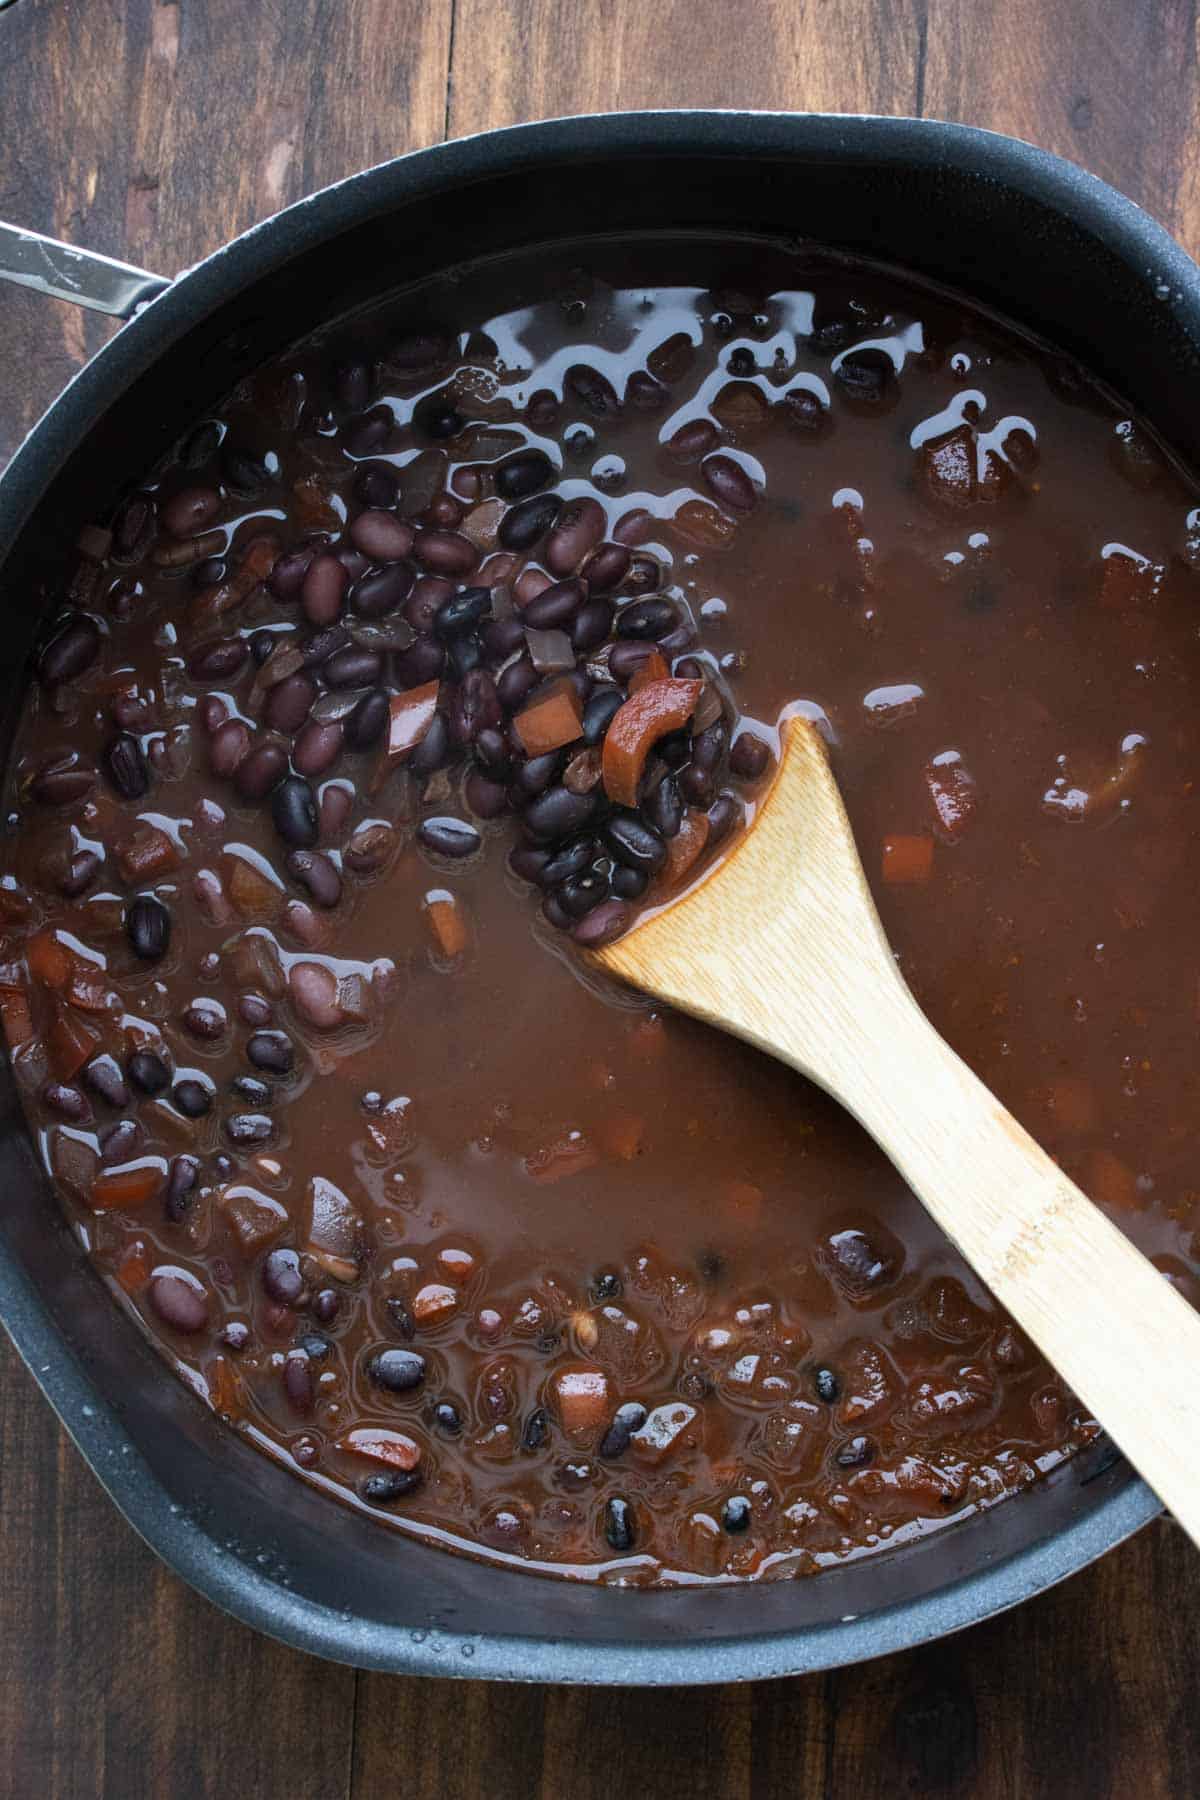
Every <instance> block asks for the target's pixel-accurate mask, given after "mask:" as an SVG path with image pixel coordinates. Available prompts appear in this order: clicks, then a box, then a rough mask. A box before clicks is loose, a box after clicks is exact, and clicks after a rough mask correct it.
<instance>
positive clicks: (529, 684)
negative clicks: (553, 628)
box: [496, 632, 540, 713]
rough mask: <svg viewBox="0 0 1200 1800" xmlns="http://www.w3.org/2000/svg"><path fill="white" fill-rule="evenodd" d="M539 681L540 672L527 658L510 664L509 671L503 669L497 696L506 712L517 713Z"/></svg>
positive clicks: (499, 678) (499, 677)
mask: <svg viewBox="0 0 1200 1800" xmlns="http://www.w3.org/2000/svg"><path fill="white" fill-rule="evenodd" d="M523 635H524V633H523V632H522V636H523ZM539 680H540V677H539V675H538V672H537V670H536V669H535V668H534V666H533V663H532V662H531V661H530V660H529V658H528V657H527V656H522V657H519V658H518V659H517V661H516V662H512V663H509V665H508V667H507V669H502V670H501V672H500V674H499V675H498V676H497V677H496V694H497V697H498V699H499V701H500V704H501V706H502V707H503V708H504V710H505V712H508V713H511V712H516V710H517V708H518V707H519V706H520V704H521V702H522V701H523V700H525V699H527V698H528V696H529V695H530V694H531V693H532V692H533V690H534V688H535V687H536V686H537V684H538V681H539Z"/></svg>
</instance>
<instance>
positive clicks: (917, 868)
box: [883, 836, 933, 887]
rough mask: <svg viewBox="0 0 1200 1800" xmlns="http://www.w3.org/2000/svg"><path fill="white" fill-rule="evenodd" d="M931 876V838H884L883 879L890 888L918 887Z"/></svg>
mask: <svg viewBox="0 0 1200 1800" xmlns="http://www.w3.org/2000/svg"><path fill="white" fill-rule="evenodd" d="M932 874H933V839H932V838H931V837H904V836H896V837H885V838H884V840H883V879H884V880H885V881H886V882H887V883H888V885H889V886H890V887H919V886H920V885H921V884H922V883H923V882H926V881H928V880H929V877H930V876H931V875H932Z"/></svg>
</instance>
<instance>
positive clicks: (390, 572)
mask: <svg viewBox="0 0 1200 1800" xmlns="http://www.w3.org/2000/svg"><path fill="white" fill-rule="evenodd" d="M412 585H413V572H412V570H411V569H410V568H409V566H408V564H407V563H402V562H395V563H389V564H388V565H387V567H386V568H384V569H376V570H374V571H373V572H372V573H371V574H369V575H364V576H363V578H362V580H361V581H356V582H355V584H354V587H353V589H352V590H351V594H350V610H351V611H352V612H353V613H354V614H355V615H356V616H357V617H358V618H360V619H381V618H382V617H383V616H384V614H385V613H390V612H394V611H395V610H396V608H397V607H398V606H403V604H404V602H405V600H407V598H408V596H409V594H410V592H411V591H412Z"/></svg>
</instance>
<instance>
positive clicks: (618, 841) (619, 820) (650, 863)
mask: <svg viewBox="0 0 1200 1800" xmlns="http://www.w3.org/2000/svg"><path fill="white" fill-rule="evenodd" d="M600 836H601V839H602V840H603V842H604V844H605V845H606V847H607V848H608V849H609V850H611V851H612V854H613V855H614V856H615V857H616V859H617V861H618V862H620V863H624V865H625V867H626V868H627V869H641V870H642V871H643V872H644V873H645V874H647V875H655V874H657V873H658V871H659V869H661V868H662V866H663V864H664V863H665V862H666V860H667V846H666V844H665V843H664V842H663V840H662V838H661V837H660V836H659V835H658V832H657V831H655V829H654V827H653V825H649V824H647V822H646V821H645V819H643V818H642V816H641V814H640V813H636V812H630V811H628V810H627V809H626V808H624V807H621V808H619V809H618V810H616V811H615V812H613V813H611V814H610V815H609V817H608V818H607V819H606V820H605V821H604V823H603V825H602V826H601V827H600Z"/></svg>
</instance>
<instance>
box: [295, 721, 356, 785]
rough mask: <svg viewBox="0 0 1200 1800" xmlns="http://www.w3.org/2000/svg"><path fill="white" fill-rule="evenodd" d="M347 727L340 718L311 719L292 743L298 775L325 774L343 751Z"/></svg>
mask: <svg viewBox="0 0 1200 1800" xmlns="http://www.w3.org/2000/svg"><path fill="white" fill-rule="evenodd" d="M344 736H345V728H344V727H343V725H342V722H341V720H340V719H310V720H309V721H308V724H307V725H305V726H304V727H303V728H302V730H301V731H300V733H299V735H298V736H297V738H296V741H295V743H294V744H293V745H292V762H293V764H294V766H295V769H296V773H297V774H298V775H309V776H317V775H324V773H325V771H326V769H329V768H332V766H333V764H334V763H335V762H336V761H337V759H338V757H339V756H340V755H341V753H342V740H343V738H344Z"/></svg>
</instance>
